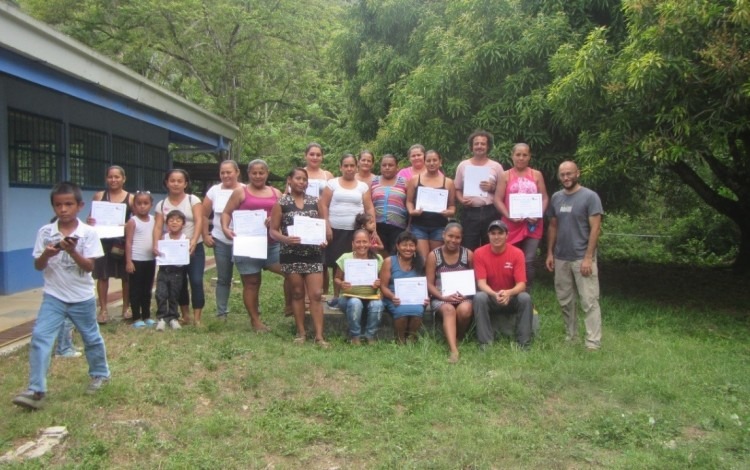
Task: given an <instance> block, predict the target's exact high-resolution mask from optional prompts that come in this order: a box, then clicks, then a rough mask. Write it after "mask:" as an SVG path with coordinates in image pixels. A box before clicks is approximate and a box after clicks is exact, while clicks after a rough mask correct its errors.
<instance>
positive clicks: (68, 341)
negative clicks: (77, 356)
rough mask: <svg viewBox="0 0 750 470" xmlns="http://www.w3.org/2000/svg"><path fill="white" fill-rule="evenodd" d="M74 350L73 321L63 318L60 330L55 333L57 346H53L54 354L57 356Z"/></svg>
mask: <svg viewBox="0 0 750 470" xmlns="http://www.w3.org/2000/svg"><path fill="white" fill-rule="evenodd" d="M74 352H76V348H75V346H73V322H72V321H70V319H69V318H65V321H64V322H63V324H62V326H61V327H60V332H59V333H58V334H57V347H56V348H55V354H56V355H58V356H65V355H66V354H72V353H74Z"/></svg>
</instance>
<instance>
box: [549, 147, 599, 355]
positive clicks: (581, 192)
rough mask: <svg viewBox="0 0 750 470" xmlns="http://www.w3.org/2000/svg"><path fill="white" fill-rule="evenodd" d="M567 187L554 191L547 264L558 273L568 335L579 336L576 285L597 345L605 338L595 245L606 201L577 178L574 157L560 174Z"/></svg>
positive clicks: (591, 344) (590, 345) (589, 339)
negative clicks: (603, 202) (603, 334)
mask: <svg viewBox="0 0 750 470" xmlns="http://www.w3.org/2000/svg"><path fill="white" fill-rule="evenodd" d="M557 176H558V178H559V179H560V183H562V186H563V189H561V190H560V191H558V192H556V193H555V194H553V195H552V199H550V204H549V208H548V209H547V212H548V215H549V216H550V221H549V229H548V231H547V261H546V265H547V269H548V270H549V271H554V272H555V293H556V294H557V300H558V302H560V307H562V314H563V319H564V320H565V328H566V330H567V332H566V333H567V334H566V339H567V340H568V341H575V340H576V337H577V330H578V322H577V319H576V289H577V290H578V295H580V296H581V307H582V308H583V311H584V312H585V313H586V318H585V320H584V323H585V325H586V348H587V349H589V350H597V349H599V348H600V347H601V340H602V312H601V310H600V309H599V270H598V268H597V265H596V246H597V242H598V241H599V232H600V228H601V224H602V212H603V210H602V202H601V200H600V199H599V196H598V195H597V194H596V193H595V192H594V191H592V190H590V189H588V188H584V187H583V186H581V185H580V184H579V183H578V178H579V177H580V176H581V172H580V171H579V170H578V166H576V164H575V163H573V162H571V161H566V162H563V163H561V164H560V168H559V170H558V174H557Z"/></svg>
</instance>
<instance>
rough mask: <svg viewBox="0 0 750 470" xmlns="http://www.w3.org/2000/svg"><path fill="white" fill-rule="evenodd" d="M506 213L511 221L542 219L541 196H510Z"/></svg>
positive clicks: (537, 194)
mask: <svg viewBox="0 0 750 470" xmlns="http://www.w3.org/2000/svg"><path fill="white" fill-rule="evenodd" d="M509 196H510V197H509V201H508V202H509V205H510V207H509V208H508V213H509V215H510V218H511V219H525V218H527V217H531V218H532V219H541V218H542V195H541V194H539V193H535V194H520V193H517V194H510V195H509Z"/></svg>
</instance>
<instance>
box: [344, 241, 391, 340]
mask: <svg viewBox="0 0 750 470" xmlns="http://www.w3.org/2000/svg"><path fill="white" fill-rule="evenodd" d="M336 264H337V265H338V269H336V275H335V277H334V278H333V282H334V283H335V284H336V285H337V286H338V287H339V289H341V293H342V295H341V297H339V309H341V310H342V311H343V312H344V313H346V321H347V323H348V324H349V338H350V340H351V343H352V344H360V336H364V337H365V339H366V340H367V342H368V343H369V344H374V343H375V342H376V341H377V339H376V338H375V335H376V334H377V332H378V327H379V326H380V315H381V314H382V312H383V302H381V300H380V293H379V292H378V289H379V288H380V279H379V278H378V273H379V272H380V268H381V267H382V265H383V258H382V257H381V256H380V255H378V254H375V253H373V252H372V250H370V234H369V233H368V232H367V230H363V229H360V230H357V231H356V232H354V238H353V241H352V252H351V253H344V254H343V255H341V257H339V259H338V260H337V261H336ZM364 310H366V311H367V324H366V325H365V328H364V331H363V330H362V312H363V311H364Z"/></svg>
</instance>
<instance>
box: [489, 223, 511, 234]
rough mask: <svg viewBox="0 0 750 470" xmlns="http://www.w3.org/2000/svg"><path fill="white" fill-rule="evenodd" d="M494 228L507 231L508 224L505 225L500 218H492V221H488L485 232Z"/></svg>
mask: <svg viewBox="0 0 750 470" xmlns="http://www.w3.org/2000/svg"><path fill="white" fill-rule="evenodd" d="M494 228H496V229H500V230H502V231H503V232H505V233H508V226H507V225H505V222H503V221H502V220H493V221H492V222H490V225H489V226H488V227H487V232H491V231H492V229H494Z"/></svg>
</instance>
